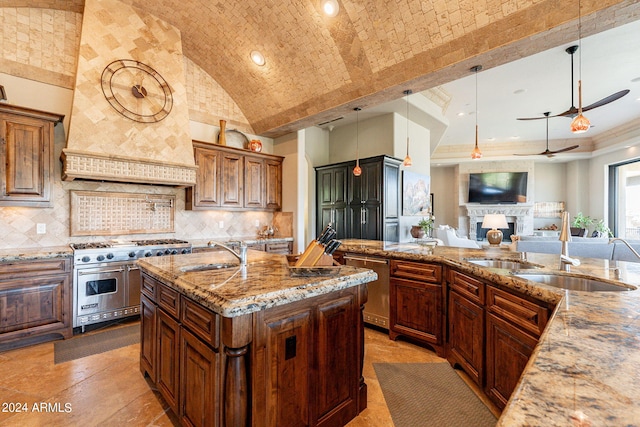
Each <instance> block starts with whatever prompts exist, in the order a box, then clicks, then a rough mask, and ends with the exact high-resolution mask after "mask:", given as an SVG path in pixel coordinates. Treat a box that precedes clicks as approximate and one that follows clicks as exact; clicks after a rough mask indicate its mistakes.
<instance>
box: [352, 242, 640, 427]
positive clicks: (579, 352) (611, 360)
mask: <svg viewBox="0 0 640 427" xmlns="http://www.w3.org/2000/svg"><path fill="white" fill-rule="evenodd" d="M340 250H341V251H344V252H352V253H360V254H368V255H378V256H386V257H392V258H398V259H408V260H419V261H437V262H443V263H445V264H447V265H450V266H454V267H457V268H459V269H461V270H463V271H467V272H469V273H471V274H474V275H476V276H478V277H483V278H486V279H487V280H489V281H491V282H494V283H497V284H499V285H502V286H506V287H510V288H512V289H515V290H517V291H520V292H523V293H525V294H528V295H531V296H534V297H536V298H538V299H541V300H544V301H547V302H555V303H556V304H557V305H556V309H555V311H554V313H553V316H552V317H551V319H550V320H549V323H548V324H547V327H546V329H545V331H544V333H543V335H542V336H541V337H540V342H539V344H538V346H537V347H536V349H535V350H534V352H533V354H532V355H531V358H530V359H529V363H528V365H527V367H526V369H525V371H524V373H523V375H522V377H521V379H520V383H519V384H518V387H517V388H516V390H515V391H514V393H513V395H512V396H511V399H510V400H509V403H508V404H507V407H506V408H505V409H504V411H503V413H502V416H501V417H500V419H499V420H498V424H497V425H498V426H505V427H506V426H509V427H511V426H524V425H526V426H605V425H606V426H614V425H615V426H623V425H624V426H638V425H640V399H638V395H640V383H639V381H638V379H639V378H640V290H634V291H628V292H627V291H625V292H578V291H565V290H562V289H558V288H554V287H551V286H546V285H542V284H537V283H534V282H529V281H526V280H522V279H518V278H515V277H512V276H511V275H510V274H509V271H507V270H501V269H495V268H486V267H480V266H477V265H474V264H471V263H469V262H468V261H465V259H466V258H499V259H504V258H509V259H519V255H520V254H519V253H517V252H511V251H509V250H508V249H506V248H500V249H493V248H491V249H486V250H481V249H462V248H453V247H435V248H428V247H425V246H420V245H417V244H415V243H385V242H378V241H364V240H345V241H343V244H342V246H341V247H340ZM580 260H581V261H582V264H581V265H580V266H579V267H571V274H573V275H579V276H596V277H599V278H602V279H605V280H606V281H609V282H611V283H617V284H623V283H624V284H627V285H631V286H635V287H638V288H640V263H632V262H618V263H615V262H613V261H608V260H602V259H591V258H580ZM527 261H529V262H533V263H536V264H539V265H542V266H546V267H547V268H541V269H540V270H537V271H544V270H547V271H553V272H554V273H558V272H559V271H558V265H559V259H558V256H557V255H548V254H534V253H529V254H528V257H527ZM616 266H617V268H619V269H620V272H621V281H615V280H612V279H613V278H614V273H613V267H616ZM621 282H622V283H621Z"/></svg>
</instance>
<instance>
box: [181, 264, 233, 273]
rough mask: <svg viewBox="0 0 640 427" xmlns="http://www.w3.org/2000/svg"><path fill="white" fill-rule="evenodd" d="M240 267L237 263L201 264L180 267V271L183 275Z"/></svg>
mask: <svg viewBox="0 0 640 427" xmlns="http://www.w3.org/2000/svg"><path fill="white" fill-rule="evenodd" d="M237 267H240V264H238V263H217V264H204V265H203V264H201V265H188V266H185V267H181V268H180V271H182V272H183V273H191V272H196V271H211V270H213V271H215V270H222V269H223V268H237Z"/></svg>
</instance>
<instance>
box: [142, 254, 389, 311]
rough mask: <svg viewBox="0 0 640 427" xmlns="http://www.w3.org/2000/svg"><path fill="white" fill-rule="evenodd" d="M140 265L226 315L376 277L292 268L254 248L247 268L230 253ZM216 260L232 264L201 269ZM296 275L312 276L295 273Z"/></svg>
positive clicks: (163, 259) (352, 270)
mask: <svg viewBox="0 0 640 427" xmlns="http://www.w3.org/2000/svg"><path fill="white" fill-rule="evenodd" d="M137 263H138V265H139V266H140V268H141V269H142V270H143V271H144V272H145V273H148V274H150V275H151V276H153V277H155V278H157V279H158V280H160V281H161V282H163V283H165V284H167V285H168V286H170V287H172V288H174V289H176V290H178V291H179V292H180V293H182V294H184V295H186V296H188V297H189V298H191V299H193V300H195V301H197V302H199V303H200V304H202V305H203V306H205V307H208V308H209V309H211V310H212V311H214V312H216V313H218V314H220V315H222V316H225V317H235V316H241V315H244V314H248V313H252V312H255V311H259V310H263V309H266V308H270V307H275V306H279V305H285V304H289V303H291V302H294V301H299V300H303V299H306V298H311V297H314V296H317V295H323V294H327V293H331V292H334V291H338V290H340V289H345V288H349V287H352V286H357V285H360V284H362V283H367V282H370V281H372V280H375V279H376V278H377V275H376V274H375V273H374V272H373V271H371V270H367V269H362V268H355V267H349V266H339V267H324V268H316V269H292V268H290V267H289V265H288V262H287V258H286V256H284V255H278V254H269V253H266V252H261V251H255V250H248V251H247V266H246V267H244V268H243V267H240V265H239V263H238V259H237V258H235V257H234V256H233V255H231V254H230V253H228V252H226V251H219V252H202V253H197V254H190V255H173V256H166V257H159V258H157V257H155V258H145V259H140V260H138V261H137ZM217 264H222V265H226V266H227V267H225V268H218V269H217V268H214V269H208V270H204V271H199V270H200V269H201V268H203V267H204V268H207V266H211V265H217ZM318 272H320V273H318ZM296 273H299V274H300V273H305V274H309V275H310V276H294V274H296Z"/></svg>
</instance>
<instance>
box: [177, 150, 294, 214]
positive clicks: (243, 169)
mask: <svg viewBox="0 0 640 427" xmlns="http://www.w3.org/2000/svg"><path fill="white" fill-rule="evenodd" d="M193 150H194V156H195V162H196V165H197V166H198V172H197V173H196V184H195V185H194V186H193V187H190V188H187V189H186V195H185V200H186V206H185V207H186V209H191V210H198V209H227V210H271V211H275V210H280V209H282V160H283V157H280V156H274V155H271V154H263V153H254V152H249V151H247V150H242V149H238V148H233V147H226V146H219V145H214V144H207V143H204V142H198V141H194V142H193Z"/></svg>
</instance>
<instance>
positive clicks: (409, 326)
mask: <svg viewBox="0 0 640 427" xmlns="http://www.w3.org/2000/svg"><path fill="white" fill-rule="evenodd" d="M390 276H391V278H390V280H389V300H390V306H389V337H390V338H391V339H393V340H395V339H396V338H397V337H398V336H400V335H404V336H407V337H411V338H415V339H417V340H419V341H421V342H423V343H425V344H429V345H431V346H432V347H433V348H434V349H435V350H436V353H437V354H438V355H440V356H444V348H443V341H444V338H443V337H444V317H443V316H444V311H443V305H444V300H445V294H444V289H445V288H444V287H443V285H442V267H441V266H440V265H435V264H427V263H418V262H410V261H398V260H391V262H390Z"/></svg>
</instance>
